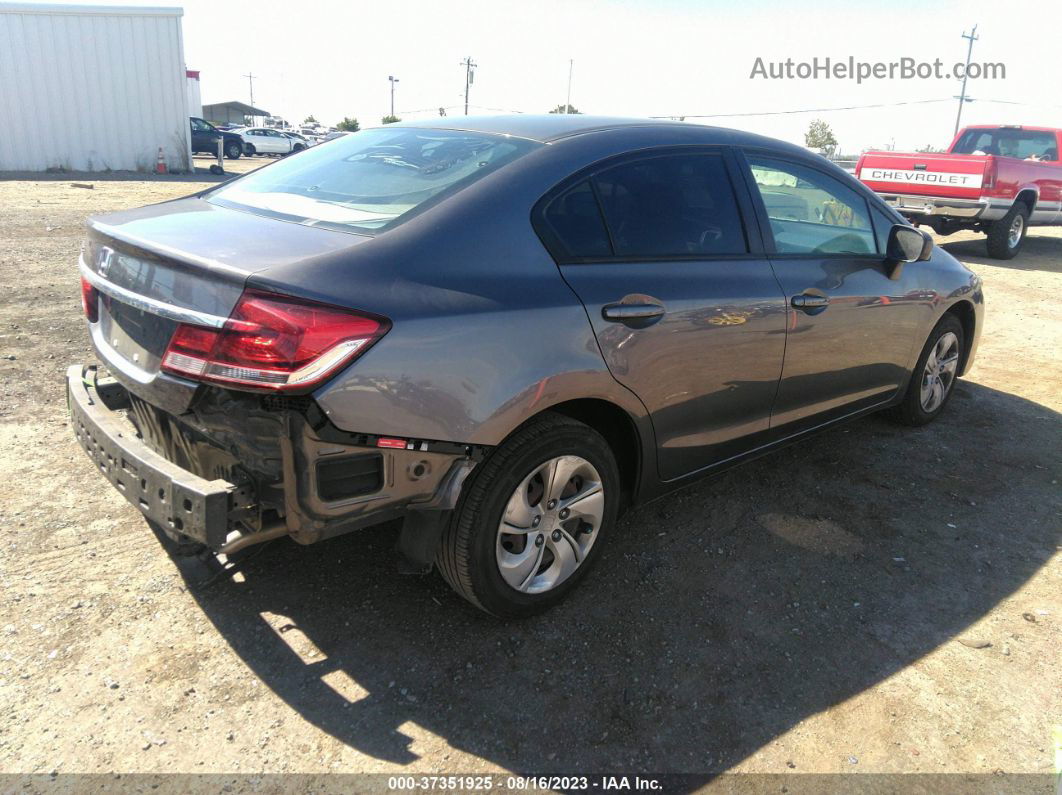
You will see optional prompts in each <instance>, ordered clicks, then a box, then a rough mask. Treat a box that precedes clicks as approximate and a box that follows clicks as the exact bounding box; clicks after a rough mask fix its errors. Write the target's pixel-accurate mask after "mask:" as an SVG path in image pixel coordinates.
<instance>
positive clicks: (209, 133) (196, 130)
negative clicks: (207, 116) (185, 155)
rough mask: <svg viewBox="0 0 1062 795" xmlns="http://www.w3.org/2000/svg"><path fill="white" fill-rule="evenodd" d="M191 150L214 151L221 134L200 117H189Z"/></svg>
mask: <svg viewBox="0 0 1062 795" xmlns="http://www.w3.org/2000/svg"><path fill="white" fill-rule="evenodd" d="M191 124H192V151H194V152H216V151H217V147H218V139H219V138H221V134H220V133H219V132H218V131H217V130H215V129H214V128H213V127H211V126H210V125H209V124H207V123H206V122H205V121H203V120H202V119H196V118H193V119H191Z"/></svg>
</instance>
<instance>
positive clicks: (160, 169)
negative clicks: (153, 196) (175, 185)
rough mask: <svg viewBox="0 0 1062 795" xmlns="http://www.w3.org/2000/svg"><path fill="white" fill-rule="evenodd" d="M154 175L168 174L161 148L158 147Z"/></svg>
mask: <svg viewBox="0 0 1062 795" xmlns="http://www.w3.org/2000/svg"><path fill="white" fill-rule="evenodd" d="M155 173H156V174H168V173H169V172H168V171H167V170H166V156H165V155H164V154H162V147H161V146H160V147H159V157H158V160H156V161H155Z"/></svg>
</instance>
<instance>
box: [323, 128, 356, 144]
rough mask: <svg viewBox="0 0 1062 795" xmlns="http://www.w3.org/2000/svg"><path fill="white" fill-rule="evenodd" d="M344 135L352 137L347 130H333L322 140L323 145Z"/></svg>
mask: <svg viewBox="0 0 1062 795" xmlns="http://www.w3.org/2000/svg"><path fill="white" fill-rule="evenodd" d="M344 135H350V133H349V132H347V131H346V130H333V131H332V132H330V133H328V135H326V136H325V137H324V138H323V139H322V141H321V143H324V142H325V141H334V140H335V139H336V138H342V137H343V136H344Z"/></svg>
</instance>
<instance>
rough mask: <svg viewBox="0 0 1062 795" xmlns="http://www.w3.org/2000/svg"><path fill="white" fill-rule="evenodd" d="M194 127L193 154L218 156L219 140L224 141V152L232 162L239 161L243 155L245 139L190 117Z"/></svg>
mask: <svg viewBox="0 0 1062 795" xmlns="http://www.w3.org/2000/svg"><path fill="white" fill-rule="evenodd" d="M189 121H190V122H191V125H192V153H193V154H198V153H204V154H209V155H214V156H215V157H216V156H217V153H218V140H221V141H222V151H223V152H224V153H225V157H227V158H229V159H230V160H239V158H240V156H241V155H242V154H243V138H241V137H240V136H239V135H236V134H234V133H230V132H227V131H225V130H220V129H218V128H217V127H215V126H214V125H213V124H211V123H210V122H208V121H205V120H204V119H199V118H196V117H195V116H192V117H190V119H189Z"/></svg>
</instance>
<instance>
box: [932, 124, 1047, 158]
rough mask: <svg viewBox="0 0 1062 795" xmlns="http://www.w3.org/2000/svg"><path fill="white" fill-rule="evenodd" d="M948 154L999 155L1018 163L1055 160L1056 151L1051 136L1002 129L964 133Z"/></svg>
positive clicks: (1030, 131) (1045, 133)
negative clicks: (1028, 160) (1034, 160)
mask: <svg viewBox="0 0 1062 795" xmlns="http://www.w3.org/2000/svg"><path fill="white" fill-rule="evenodd" d="M951 151H952V153H953V154H956V155H999V156H1001V157H1017V158H1021V159H1022V160H1027V159H1036V160H1058V147H1057V146H1056V144H1055V136H1054V135H1053V134H1052V133H1049V132H1035V131H1033V130H1015V129H1013V128H1006V127H1003V128H1000V129H995V130H967V131H966V132H964V133H963V134H962V137H960V138H959V140H958V142H957V143H956V144H955V148H954V149H952V150H951Z"/></svg>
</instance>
